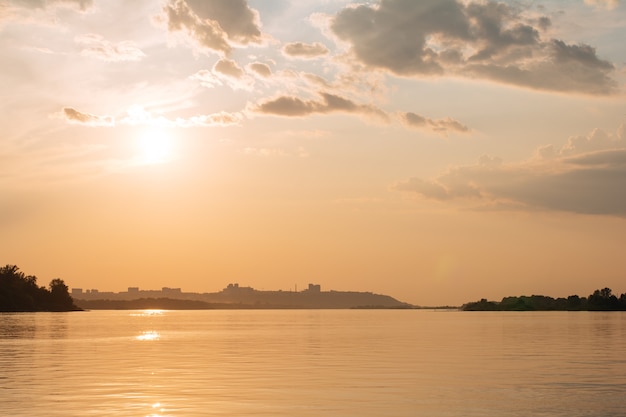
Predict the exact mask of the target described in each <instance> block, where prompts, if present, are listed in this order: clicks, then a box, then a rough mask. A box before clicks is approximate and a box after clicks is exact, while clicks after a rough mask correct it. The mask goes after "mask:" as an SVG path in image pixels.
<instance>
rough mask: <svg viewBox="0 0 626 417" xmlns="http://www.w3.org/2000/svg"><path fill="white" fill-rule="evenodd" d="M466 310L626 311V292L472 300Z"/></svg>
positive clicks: (464, 308) (609, 291)
mask: <svg viewBox="0 0 626 417" xmlns="http://www.w3.org/2000/svg"><path fill="white" fill-rule="evenodd" d="M461 309H462V310H464V311H626V293H624V294H622V295H620V296H619V297H617V296H615V295H614V294H613V291H612V290H611V289H610V288H603V289H601V290H595V291H594V292H593V293H592V294H590V295H589V297H579V296H578V295H570V296H569V297H567V298H563V297H561V298H552V297H546V296H545V295H531V296H521V297H504V298H503V299H502V301H500V302H496V301H487V300H486V299H484V298H483V299H482V300H480V301H476V302H471V303H467V304H465V305H463V306H462V307H461Z"/></svg>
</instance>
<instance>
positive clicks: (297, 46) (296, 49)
mask: <svg viewBox="0 0 626 417" xmlns="http://www.w3.org/2000/svg"><path fill="white" fill-rule="evenodd" d="M328 52H329V51H328V48H327V47H326V46H324V45H323V44H321V43H318V42H315V43H302V42H293V43H288V44H286V45H285V46H284V47H283V53H284V54H285V55H287V56H290V57H296V58H305V59H311V58H317V57H320V56H323V55H326V54H328Z"/></svg>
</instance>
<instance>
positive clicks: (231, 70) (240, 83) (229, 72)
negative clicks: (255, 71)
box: [191, 58, 254, 90]
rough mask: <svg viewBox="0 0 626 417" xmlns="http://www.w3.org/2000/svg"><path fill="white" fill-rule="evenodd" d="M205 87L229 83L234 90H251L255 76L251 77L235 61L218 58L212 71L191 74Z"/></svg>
mask: <svg viewBox="0 0 626 417" xmlns="http://www.w3.org/2000/svg"><path fill="white" fill-rule="evenodd" d="M191 79H193V80H198V81H200V83H201V84H202V85H203V86H204V87H208V88H213V87H215V86H218V85H224V84H226V85H228V86H229V87H230V88H232V89H233V90H250V89H252V87H253V86H254V78H252V77H250V76H249V75H248V74H246V72H245V71H244V70H243V68H241V67H240V66H239V65H238V64H237V63H236V62H235V61H233V60H231V59H228V58H222V59H220V60H218V61H217V62H216V63H215V65H213V68H212V69H211V71H208V70H200V71H198V72H197V73H195V74H194V75H192V76H191Z"/></svg>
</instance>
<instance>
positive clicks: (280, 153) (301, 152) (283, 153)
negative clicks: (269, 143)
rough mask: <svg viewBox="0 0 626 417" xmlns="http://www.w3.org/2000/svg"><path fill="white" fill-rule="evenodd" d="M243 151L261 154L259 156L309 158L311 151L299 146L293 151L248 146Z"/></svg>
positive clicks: (256, 154) (248, 153)
mask: <svg viewBox="0 0 626 417" xmlns="http://www.w3.org/2000/svg"><path fill="white" fill-rule="evenodd" d="M243 153H244V154H246V155H252V156H259V157H289V156H291V157H294V156H295V157H298V158H308V157H309V153H308V152H307V151H306V149H304V148H302V147H299V148H298V149H296V150H295V151H293V152H289V151H287V150H285V149H280V148H254V147H247V148H244V149H243Z"/></svg>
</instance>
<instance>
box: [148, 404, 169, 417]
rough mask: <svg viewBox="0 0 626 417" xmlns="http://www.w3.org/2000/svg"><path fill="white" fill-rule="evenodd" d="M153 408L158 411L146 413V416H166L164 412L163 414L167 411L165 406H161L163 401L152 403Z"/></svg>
mask: <svg viewBox="0 0 626 417" xmlns="http://www.w3.org/2000/svg"><path fill="white" fill-rule="evenodd" d="M152 409H153V410H154V411H156V412H153V413H152V414H148V415H146V417H165V415H164V414H161V413H164V412H165V408H163V407H161V403H154V404H152Z"/></svg>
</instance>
